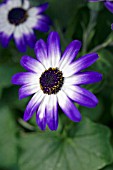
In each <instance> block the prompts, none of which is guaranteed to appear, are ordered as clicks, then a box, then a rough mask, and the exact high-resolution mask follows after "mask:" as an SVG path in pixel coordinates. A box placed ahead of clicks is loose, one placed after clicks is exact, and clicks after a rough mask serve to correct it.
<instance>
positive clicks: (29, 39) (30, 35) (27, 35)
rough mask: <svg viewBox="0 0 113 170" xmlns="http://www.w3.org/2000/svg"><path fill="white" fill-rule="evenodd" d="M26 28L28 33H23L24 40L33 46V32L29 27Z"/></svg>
mask: <svg viewBox="0 0 113 170" xmlns="http://www.w3.org/2000/svg"><path fill="white" fill-rule="evenodd" d="M27 29H28V30H29V31H28V33H25V34H24V37H25V41H26V43H27V44H28V45H29V46H30V47H31V48H34V46H35V43H36V37H35V35H34V32H33V30H32V29H31V28H27Z"/></svg>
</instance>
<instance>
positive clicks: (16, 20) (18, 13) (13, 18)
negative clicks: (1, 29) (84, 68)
mask: <svg viewBox="0 0 113 170" xmlns="http://www.w3.org/2000/svg"><path fill="white" fill-rule="evenodd" d="M27 17H28V16H27V12H26V10H24V9H23V8H13V9H12V10H10V11H9V14H8V20H9V22H10V23H11V24H14V25H19V24H21V23H24V22H25V21H26V20H27Z"/></svg>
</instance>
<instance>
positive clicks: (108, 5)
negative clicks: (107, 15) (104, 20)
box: [104, 2, 113, 13]
mask: <svg viewBox="0 0 113 170" xmlns="http://www.w3.org/2000/svg"><path fill="white" fill-rule="evenodd" d="M104 5H105V6H106V8H107V9H108V10H109V11H110V12H111V13H113V2H104Z"/></svg>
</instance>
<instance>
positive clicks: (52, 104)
mask: <svg viewBox="0 0 113 170" xmlns="http://www.w3.org/2000/svg"><path fill="white" fill-rule="evenodd" d="M46 116H47V124H48V127H49V128H50V129H51V130H56V129H57V127H58V108H57V97H56V95H50V96H49V97H48V104H47V107H46Z"/></svg>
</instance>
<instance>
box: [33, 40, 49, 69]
mask: <svg viewBox="0 0 113 170" xmlns="http://www.w3.org/2000/svg"><path fill="white" fill-rule="evenodd" d="M34 50H35V54H36V57H37V60H38V61H40V62H41V63H42V64H43V65H44V67H45V68H47V69H48V68H49V67H51V65H50V63H49V62H48V56H47V45H46V43H45V42H44V41H43V40H42V39H40V40H39V41H37V43H36V44H35V49H34Z"/></svg>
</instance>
